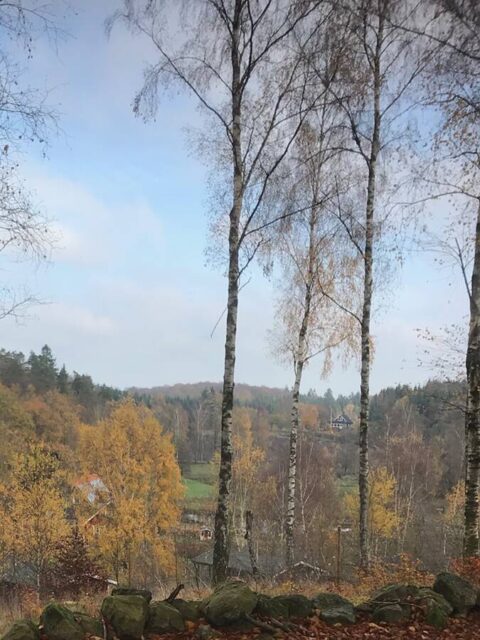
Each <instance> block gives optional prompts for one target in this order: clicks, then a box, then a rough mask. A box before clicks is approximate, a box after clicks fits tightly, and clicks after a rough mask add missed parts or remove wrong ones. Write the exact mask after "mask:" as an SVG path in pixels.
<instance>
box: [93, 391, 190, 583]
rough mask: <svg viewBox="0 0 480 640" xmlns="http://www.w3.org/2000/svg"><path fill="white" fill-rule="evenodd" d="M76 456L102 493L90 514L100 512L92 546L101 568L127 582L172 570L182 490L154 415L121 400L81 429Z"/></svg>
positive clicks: (168, 441)
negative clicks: (123, 575) (95, 478)
mask: <svg viewBox="0 0 480 640" xmlns="http://www.w3.org/2000/svg"><path fill="white" fill-rule="evenodd" d="M80 451H81V456H82V458H83V462H84V468H85V470H88V472H90V473H95V474H97V475H98V476H99V478H101V480H102V483H103V485H104V486H105V487H106V490H104V492H103V494H104V495H102V496H100V500H101V502H102V504H100V503H99V502H98V501H95V503H94V504H90V505H89V509H90V512H91V513H89V514H88V515H92V513H93V512H96V511H98V510H99V509H100V508H103V511H102V518H101V520H99V522H98V527H97V528H96V529H95V530H94V531H93V532H91V533H93V535H91V536H90V538H91V540H90V543H91V545H92V547H93V548H94V549H95V551H96V552H97V554H98V555H99V557H100V558H101V559H102V561H103V563H104V564H105V566H106V567H107V568H108V569H109V570H110V571H112V572H113V574H114V575H118V574H119V572H122V571H125V570H126V571H127V572H128V578H131V577H132V576H135V575H137V576H138V575H139V572H141V571H146V570H147V568H148V570H150V568H153V570H154V571H157V570H169V569H171V568H172V565H173V549H172V539H173V536H172V529H173V528H174V527H175V526H176V525H177V523H178V521H179V518H180V508H179V501H180V499H181V498H182V496H183V485H182V483H181V478H180V469H179V467H178V464H177V460H176V456H175V451H174V447H173V445H172V442H171V438H170V436H168V435H166V434H164V432H163V430H162V427H161V425H160V423H159V422H158V420H157V419H156V418H155V416H154V414H153V413H152V412H151V411H150V410H149V409H147V408H146V407H144V406H137V405H136V404H135V402H134V401H133V400H130V399H129V400H125V401H123V402H121V403H119V404H117V405H115V406H114V408H113V410H112V412H111V414H110V416H109V417H108V418H106V419H105V420H102V421H101V422H100V423H98V424H97V425H96V426H95V427H87V426H82V428H81V430H80ZM97 529H99V530H101V532H100V531H97ZM97 533H100V535H96V534H97Z"/></svg>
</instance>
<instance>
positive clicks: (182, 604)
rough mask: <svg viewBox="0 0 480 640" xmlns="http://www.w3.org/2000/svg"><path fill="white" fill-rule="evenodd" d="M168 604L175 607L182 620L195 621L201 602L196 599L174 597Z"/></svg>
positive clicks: (198, 614)
mask: <svg viewBox="0 0 480 640" xmlns="http://www.w3.org/2000/svg"><path fill="white" fill-rule="evenodd" d="M170 604H171V605H172V607H175V609H176V610H177V611H178V612H179V614H180V615H181V616H182V618H183V619H184V620H191V621H192V622H195V621H196V620H198V619H199V618H200V605H201V602H200V601H198V600H182V599H181V598H176V599H175V600H173V601H172V602H171V603H170Z"/></svg>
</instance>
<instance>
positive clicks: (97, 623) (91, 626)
mask: <svg viewBox="0 0 480 640" xmlns="http://www.w3.org/2000/svg"><path fill="white" fill-rule="evenodd" d="M73 617H74V618H75V622H77V623H78V624H79V625H80V627H81V628H82V631H83V633H84V634H88V635H89V636H99V637H103V623H102V621H101V620H100V619H99V618H92V616H89V615H88V614H87V613H83V611H74V612H73Z"/></svg>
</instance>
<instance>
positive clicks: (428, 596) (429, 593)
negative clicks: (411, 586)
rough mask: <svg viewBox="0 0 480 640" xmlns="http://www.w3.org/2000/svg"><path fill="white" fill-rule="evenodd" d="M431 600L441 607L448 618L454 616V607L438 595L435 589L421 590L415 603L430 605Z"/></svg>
mask: <svg viewBox="0 0 480 640" xmlns="http://www.w3.org/2000/svg"><path fill="white" fill-rule="evenodd" d="M430 600H433V601H434V602H435V603H436V604H437V605H438V606H439V607H441V608H442V609H443V610H444V612H445V614H446V615H447V616H451V615H452V613H453V607H452V605H451V604H450V603H449V602H448V600H446V599H445V598H444V597H443V596H442V594H441V593H437V592H436V591H434V590H433V589H428V588H427V587H423V588H422V589H420V590H419V592H418V596H417V598H416V599H415V602H417V603H418V604H425V605H428V603H429V601H430Z"/></svg>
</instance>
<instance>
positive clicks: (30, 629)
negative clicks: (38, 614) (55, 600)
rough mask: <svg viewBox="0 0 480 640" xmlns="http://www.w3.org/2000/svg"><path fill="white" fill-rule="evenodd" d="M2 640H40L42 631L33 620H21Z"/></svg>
mask: <svg viewBox="0 0 480 640" xmlns="http://www.w3.org/2000/svg"><path fill="white" fill-rule="evenodd" d="M2 640H40V631H39V629H38V625H37V624H35V623H34V622H32V621H31V620H19V621H18V622H15V624H13V625H12V626H11V627H10V629H9V630H8V631H7V633H5V634H4V635H3V636H2Z"/></svg>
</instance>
